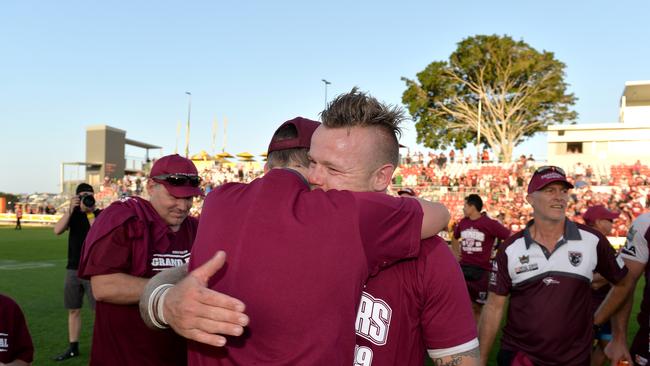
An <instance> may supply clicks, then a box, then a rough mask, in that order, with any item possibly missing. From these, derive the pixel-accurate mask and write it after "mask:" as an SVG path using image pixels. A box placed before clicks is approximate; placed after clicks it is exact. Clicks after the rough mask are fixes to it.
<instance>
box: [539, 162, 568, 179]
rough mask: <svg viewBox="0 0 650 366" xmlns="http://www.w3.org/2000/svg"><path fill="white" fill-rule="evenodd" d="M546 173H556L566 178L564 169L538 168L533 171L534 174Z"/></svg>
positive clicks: (553, 166)
mask: <svg viewBox="0 0 650 366" xmlns="http://www.w3.org/2000/svg"><path fill="white" fill-rule="evenodd" d="M548 171H551V172H558V173H560V174H562V175H563V176H565V177H566V173H565V172H564V169H562V168H560V167H559V166H555V165H544V166H540V167H539V168H537V170H535V173H534V174H542V173H544V172H548Z"/></svg>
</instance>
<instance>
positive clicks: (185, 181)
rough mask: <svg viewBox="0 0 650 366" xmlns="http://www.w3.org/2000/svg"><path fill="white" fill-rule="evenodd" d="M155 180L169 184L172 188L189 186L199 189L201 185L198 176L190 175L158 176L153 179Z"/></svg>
mask: <svg viewBox="0 0 650 366" xmlns="http://www.w3.org/2000/svg"><path fill="white" fill-rule="evenodd" d="M152 178H153V179H154V180H159V181H160V180H161V181H165V182H167V183H169V184H170V185H172V186H175V187H179V186H184V185H189V186H191V187H198V186H199V184H201V177H199V176H198V175H189V174H182V173H176V174H163V175H156V176H155V177H152Z"/></svg>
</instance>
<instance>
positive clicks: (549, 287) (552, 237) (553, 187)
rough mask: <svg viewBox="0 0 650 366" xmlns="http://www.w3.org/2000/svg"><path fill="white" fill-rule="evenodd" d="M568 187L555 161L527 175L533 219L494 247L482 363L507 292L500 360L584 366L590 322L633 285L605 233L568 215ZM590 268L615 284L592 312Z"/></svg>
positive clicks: (590, 337) (611, 309) (612, 306)
mask: <svg viewBox="0 0 650 366" xmlns="http://www.w3.org/2000/svg"><path fill="white" fill-rule="evenodd" d="M571 188H573V184H571V183H570V182H569V181H568V180H567V178H566V175H565V173H564V171H563V170H562V169H560V168H558V167H555V166H545V167H541V168H539V169H537V170H536V171H535V173H534V174H533V176H532V178H531V180H530V183H529V185H528V196H527V197H526V200H527V201H528V203H529V204H530V205H531V206H532V207H533V220H531V221H530V222H529V223H528V224H527V225H526V228H525V229H524V230H522V231H520V232H518V233H516V234H514V235H513V236H511V237H510V238H508V239H507V240H506V241H505V242H504V243H503V245H502V246H500V247H499V250H498V252H497V256H496V259H495V262H494V268H493V273H492V275H491V277H490V285H489V295H488V300H487V304H486V305H485V306H484V307H483V312H482V314H481V320H480V324H479V338H480V345H481V346H480V347H481V362H482V364H483V365H486V364H487V360H488V358H489V355H490V350H491V348H492V345H493V343H494V339H495V337H496V334H497V330H498V327H499V325H500V323H501V318H502V315H503V309H504V307H505V304H506V300H507V299H508V298H509V300H510V301H509V305H508V315H507V323H506V325H505V327H504V329H503V335H502V337H501V348H500V351H499V354H498V364H499V365H507V366H510V365H533V364H534V365H542V366H545V365H564V366H578V365H580V366H583V365H589V364H590V356H591V346H592V341H593V336H594V335H593V328H594V324H602V323H604V322H605V321H606V320H607V319H608V318H609V317H610V316H611V314H612V313H613V312H614V311H616V309H617V308H618V307H620V305H621V303H622V302H623V300H624V299H625V295H626V294H627V293H628V291H629V290H630V289H631V281H630V278H629V276H626V274H627V268H625V266H624V265H623V262H622V260H620V259H619V258H617V257H616V252H615V251H614V249H613V248H612V247H611V245H610V244H609V242H608V241H607V238H606V237H605V236H603V235H602V234H601V233H600V232H598V231H597V230H594V229H592V228H590V227H588V226H586V225H582V224H576V223H574V222H572V221H569V220H568V219H567V217H566V209H567V204H568V201H569V189H571ZM594 272H598V273H599V274H600V275H602V276H603V277H604V278H605V279H607V280H608V281H609V282H610V283H612V284H613V286H612V290H611V292H610V294H609V296H608V298H607V300H605V302H604V303H603V304H602V305H601V306H600V308H599V309H598V311H597V312H596V315H595V317H594V313H593V312H592V311H591V282H592V279H593V273H594Z"/></svg>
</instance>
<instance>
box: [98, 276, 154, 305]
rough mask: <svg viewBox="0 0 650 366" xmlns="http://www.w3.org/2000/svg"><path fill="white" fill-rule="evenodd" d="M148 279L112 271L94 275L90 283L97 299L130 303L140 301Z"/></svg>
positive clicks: (115, 302)
mask: <svg viewBox="0 0 650 366" xmlns="http://www.w3.org/2000/svg"><path fill="white" fill-rule="evenodd" d="M147 280H148V279H147V278H142V277H136V276H132V275H129V274H126V273H111V274H106V275H97V276H92V277H91V278H90V285H91V286H92V289H93V296H94V297H95V299H96V300H97V301H103V302H110V303H112V304H122V305H128V304H137V303H138V301H139V300H140V295H142V291H143V290H144V286H145V285H146V284H147Z"/></svg>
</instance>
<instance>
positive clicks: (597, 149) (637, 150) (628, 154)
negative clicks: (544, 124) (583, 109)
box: [547, 124, 650, 166]
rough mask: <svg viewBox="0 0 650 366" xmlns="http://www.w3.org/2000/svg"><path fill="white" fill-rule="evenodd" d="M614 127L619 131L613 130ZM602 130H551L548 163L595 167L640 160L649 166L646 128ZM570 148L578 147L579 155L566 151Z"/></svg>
mask: <svg viewBox="0 0 650 366" xmlns="http://www.w3.org/2000/svg"><path fill="white" fill-rule="evenodd" d="M616 125H618V126H619V128H614V127H615V126H616ZM578 127H581V128H582V129H578ZM603 127H605V128H602V129H599V128H598V125H588V126H585V125H582V126H580V125H575V126H570V128H571V129H562V128H561V127H560V126H553V127H552V128H551V129H549V131H548V144H547V150H548V155H547V157H548V161H549V163H552V164H558V165H561V166H567V165H573V164H575V163H577V162H581V163H583V164H585V165H593V166H595V165H612V164H621V163H624V164H633V163H634V162H636V161H637V160H641V162H643V163H646V164H650V126H648V127H641V126H639V127H636V128H623V125H621V124H609V125H606V124H603ZM561 131H563V135H562V136H561ZM570 144H571V145H574V146H579V147H580V148H581V149H582V152H581V153H571V152H570V151H568V150H567V147H568V146H571V145H570Z"/></svg>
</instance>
